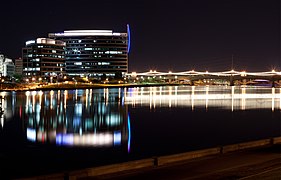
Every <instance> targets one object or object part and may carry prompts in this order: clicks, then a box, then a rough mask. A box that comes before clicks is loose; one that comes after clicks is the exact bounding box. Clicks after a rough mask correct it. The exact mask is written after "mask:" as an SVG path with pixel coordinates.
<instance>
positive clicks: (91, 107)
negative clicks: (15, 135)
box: [23, 88, 131, 151]
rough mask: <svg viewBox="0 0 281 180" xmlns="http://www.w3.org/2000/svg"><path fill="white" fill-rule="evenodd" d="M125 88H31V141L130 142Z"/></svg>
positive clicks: (73, 143) (28, 96) (75, 143)
mask: <svg viewBox="0 0 281 180" xmlns="http://www.w3.org/2000/svg"><path fill="white" fill-rule="evenodd" d="M123 94H124V89H121V88H120V89H112V90H109V89H99V90H92V89H90V90H89V89H86V90H58V91H46V92H42V91H27V92H26V93H25V101H26V103H25V107H24V109H25V110H24V116H23V119H24V123H25V127H26V135H27V139H28V140H29V141H33V142H41V143H53V144H56V145H65V146H92V147H105V146H125V145H126V146H128V151H129V149H130V147H129V146H130V139H131V137H130V136H131V133H130V118H129V114H128V107H127V105H125V104H124V103H123V102H124V100H122V98H124V95H123Z"/></svg>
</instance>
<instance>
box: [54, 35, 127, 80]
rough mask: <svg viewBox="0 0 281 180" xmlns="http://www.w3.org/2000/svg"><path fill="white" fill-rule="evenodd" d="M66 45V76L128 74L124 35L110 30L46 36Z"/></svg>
mask: <svg viewBox="0 0 281 180" xmlns="http://www.w3.org/2000/svg"><path fill="white" fill-rule="evenodd" d="M49 38H53V39H57V40H62V41H64V42H65V43H66V51H65V62H66V63H65V71H66V74H67V75H70V76H87V77H99V76H102V75H104V74H106V75H107V76H114V75H115V74H116V73H120V74H121V73H122V74H123V75H124V74H125V73H127V71H128V49H129V48H128V43H129V37H128V33H114V32H113V31H111V30H74V31H64V32H63V33H49Z"/></svg>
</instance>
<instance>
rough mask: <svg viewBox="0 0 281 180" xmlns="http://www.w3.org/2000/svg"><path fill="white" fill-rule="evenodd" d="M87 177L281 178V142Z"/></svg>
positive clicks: (247, 179) (250, 179) (246, 179)
mask: <svg viewBox="0 0 281 180" xmlns="http://www.w3.org/2000/svg"><path fill="white" fill-rule="evenodd" d="M84 179H120V180H121V179H241V180H242V179H244V180H254V179H255V180H256V179H261V180H264V179H265V180H271V179H276V180H281V145H275V146H273V147H269V148H262V149H254V150H247V151H242V152H234V153H228V154H222V155H219V156H213V157H205V158H200V159H195V160H190V161H187V162H181V163H176V164H170V165H166V166H161V167H153V168H146V169H142V170H137V171H128V172H123V173H116V174H110V175H103V176H98V177H91V178H90V177H87V178H84Z"/></svg>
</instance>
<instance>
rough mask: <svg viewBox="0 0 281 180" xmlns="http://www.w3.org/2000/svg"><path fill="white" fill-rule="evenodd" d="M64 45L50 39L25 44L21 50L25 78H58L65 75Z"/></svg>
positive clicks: (38, 39)
mask: <svg viewBox="0 0 281 180" xmlns="http://www.w3.org/2000/svg"><path fill="white" fill-rule="evenodd" d="M64 51H65V43H64V42H63V41H59V40H54V39H50V38H37V39H36V40H31V41H27V42H26V47H25V48H23V49H22V61H23V75H24V76H25V77H44V76H58V75H63V74H64V73H65V56H64Z"/></svg>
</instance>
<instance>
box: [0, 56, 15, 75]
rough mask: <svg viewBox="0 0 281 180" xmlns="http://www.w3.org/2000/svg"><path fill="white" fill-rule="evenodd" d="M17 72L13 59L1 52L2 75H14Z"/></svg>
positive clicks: (0, 68) (0, 65) (0, 66)
mask: <svg viewBox="0 0 281 180" xmlns="http://www.w3.org/2000/svg"><path fill="white" fill-rule="evenodd" d="M14 74H15V65H14V63H13V60H12V59H9V58H7V57H5V56H4V55H3V54H0V76H5V77H7V76H9V77H12V76H13V75H14Z"/></svg>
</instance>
